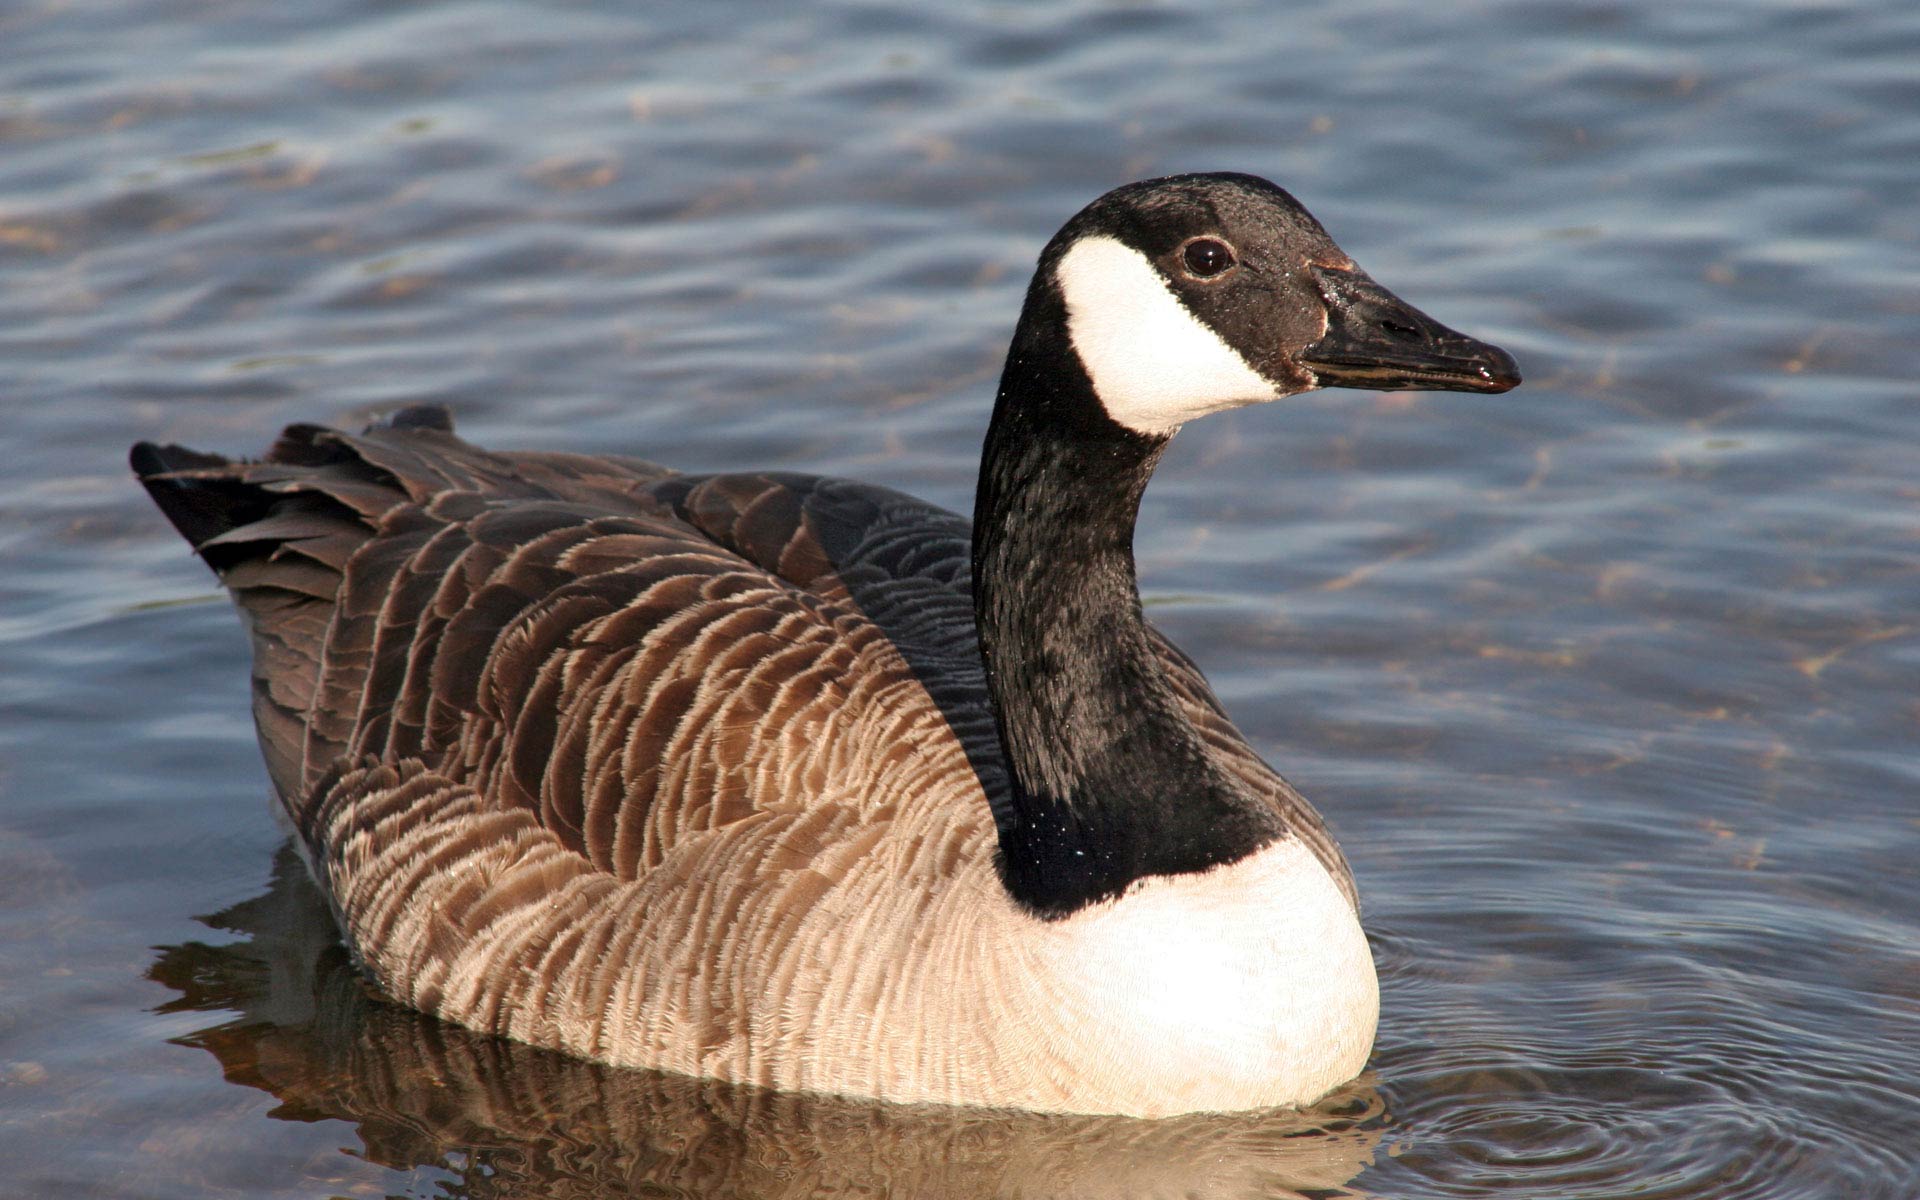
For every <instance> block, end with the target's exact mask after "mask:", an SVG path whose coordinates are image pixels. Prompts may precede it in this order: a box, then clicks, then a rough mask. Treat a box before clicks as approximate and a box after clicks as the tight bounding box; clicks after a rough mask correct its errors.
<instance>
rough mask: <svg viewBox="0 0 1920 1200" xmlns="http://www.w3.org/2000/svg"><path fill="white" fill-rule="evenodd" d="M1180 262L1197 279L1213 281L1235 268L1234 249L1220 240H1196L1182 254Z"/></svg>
mask: <svg viewBox="0 0 1920 1200" xmlns="http://www.w3.org/2000/svg"><path fill="white" fill-rule="evenodd" d="M1180 261H1181V262H1183V263H1185V264H1186V267H1187V274H1189V275H1191V276H1193V277H1194V278H1195V279H1212V278H1213V277H1214V276H1215V275H1218V274H1220V273H1221V272H1223V271H1225V270H1227V269H1229V268H1230V267H1232V266H1233V247H1232V246H1229V245H1227V244H1226V243H1225V242H1223V241H1221V240H1220V239H1219V238H1208V237H1203V238H1195V239H1193V240H1192V241H1190V242H1188V243H1187V248H1186V249H1185V250H1182V251H1181V252H1180Z"/></svg>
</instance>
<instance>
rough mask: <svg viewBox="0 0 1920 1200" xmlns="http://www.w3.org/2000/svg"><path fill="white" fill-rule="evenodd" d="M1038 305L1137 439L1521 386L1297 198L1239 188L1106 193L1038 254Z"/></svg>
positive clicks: (1183, 179)
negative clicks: (1379, 273) (1252, 417)
mask: <svg viewBox="0 0 1920 1200" xmlns="http://www.w3.org/2000/svg"><path fill="white" fill-rule="evenodd" d="M1036 303H1038V304H1040V305H1042V306H1043V307H1044V308H1046V309H1047V310H1050V311H1052V312H1053V313H1056V314H1058V316H1057V317H1056V319H1060V320H1064V323H1065V326H1066V333H1067V337H1068V340H1069V341H1070V342H1071V344H1072V348H1073V350H1074V352H1075V355H1076V356H1077V358H1078V359H1079V362H1080V365H1081V366H1082V368H1084V370H1085V371H1086V373H1087V376H1088V378H1089V380H1090V381H1091V382H1092V384H1093V389H1094V393H1095V395H1096V396H1097V397H1098V398H1099V400H1100V403H1101V405H1102V406H1103V408H1104V409H1105V410H1106V413H1107V415H1108V416H1110V417H1112V418H1113V419H1114V420H1115V421H1117V422H1119V423H1120V424H1121V425H1123V426H1125V427H1127V428H1129V429H1132V430H1134V431H1136V432H1139V433H1148V434H1164V433H1168V432H1171V431H1172V430H1174V429H1176V428H1178V427H1179V426H1180V425H1181V424H1182V423H1184V422H1185V421H1188V420H1191V419H1192V418H1194V417H1197V416H1203V415H1205V414H1206V413H1209V412H1216V411H1219V410H1221V409H1226V408H1235V407H1238V406H1240V405H1244V404H1253V403H1258V402H1261V401H1265V400H1273V399H1278V398H1279V397H1281V396H1289V395H1293V394H1295V393H1297V392H1304V391H1308V390H1311V389H1313V388H1318V387H1358V388H1367V389H1372V390H1394V389H1410V388H1417V389H1426V390H1446V391H1467V392H1504V391H1506V390H1507V389H1509V388H1511V387H1513V386H1514V385H1516V384H1517V383H1519V382H1520V376H1519V373H1518V371H1517V369H1516V368H1515V366H1514V362H1513V359H1512V358H1511V357H1510V356H1508V355H1507V353H1506V352H1505V351H1503V350H1501V349H1499V348H1498V347H1496V346H1491V345H1488V344H1487V343H1485V342H1480V341H1476V340H1474V339H1473V338H1469V337H1467V336H1466V335H1464V334H1460V333H1456V332H1455V331H1453V330H1451V329H1449V328H1447V327H1446V326H1444V325H1442V324H1440V323H1439V322H1438V321H1435V320H1434V319H1433V318H1431V317H1429V316H1427V315H1426V314H1425V313H1422V312H1420V311H1419V310H1418V309H1416V308H1414V307H1413V306H1412V305H1410V304H1407V303H1406V302H1405V301H1403V300H1401V299H1399V298H1398V297H1397V296H1395V295H1393V294H1392V293H1391V292H1388V291H1387V290H1386V289H1385V288H1383V287H1381V286H1380V285H1379V284H1377V283H1375V282H1374V281H1373V280H1372V279H1371V278H1369V277H1368V276H1367V274H1366V272H1364V271H1362V270H1360V268H1359V267H1357V266H1355V265H1354V262H1353V260H1352V259H1350V258H1348V257H1347V255H1346V254H1345V252H1343V251H1342V250H1341V249H1340V247H1338V246H1336V245H1334V243H1333V239H1332V238H1330V237H1328V236H1327V232H1326V230H1324V229H1322V228H1321V227H1320V223H1319V222H1318V221H1316V220H1314V219H1313V216H1312V215H1311V214H1310V213H1308V212H1307V210H1306V209H1304V208H1302V207H1301V206H1300V204H1299V202H1298V201H1296V200H1295V199H1294V198H1293V197H1292V196H1290V195H1288V194H1287V193H1286V192H1284V191H1282V190H1281V189H1280V188H1278V187H1275V186H1274V185H1273V184H1271V183H1269V182H1267V181H1266V180H1264V179H1260V178H1257V177H1255V176H1252V175H1235V174H1215V175H1179V176H1173V177H1171V178H1167V179H1152V180H1147V181H1145V182H1142V183H1133V184H1128V185H1127V186H1125V187H1121V188H1116V189H1115V190H1113V191H1111V192H1108V193H1107V194H1106V195H1104V196H1102V197H1100V198H1099V199H1098V200H1096V201H1094V202H1093V203H1092V204H1090V205H1088V206H1087V207H1086V208H1085V209H1083V210H1081V212H1080V213H1079V214H1078V215H1076V216H1075V217H1074V218H1073V219H1072V220H1071V221H1069V222H1067V224H1066V226H1065V227H1064V228H1062V229H1061V231H1060V232H1059V233H1058V234H1057V235H1056V236H1055V237H1054V239H1053V241H1052V242H1050V243H1049V244H1048V246H1047V249H1046V250H1045V252H1044V253H1043V254H1042V255H1041V259H1040V271H1039V274H1038V275H1037V276H1036V278H1035V281H1034V290H1033V293H1032V294H1031V295H1030V297H1029V307H1030V310H1031V309H1032V308H1033V306H1034V305H1035V304H1036Z"/></svg>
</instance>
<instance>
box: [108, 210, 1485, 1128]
mask: <svg viewBox="0 0 1920 1200" xmlns="http://www.w3.org/2000/svg"><path fill="white" fill-rule="evenodd" d="M1518 383H1519V375H1518V372H1517V369H1516V367H1515V364H1514V361H1513V359H1512V358H1511V357H1509V356H1508V355H1507V354H1506V353H1505V352H1504V351H1502V350H1500V349H1498V348H1497V347H1494V346H1492V345H1489V344H1487V343H1484V342H1481V341H1477V340H1474V339H1472V338H1469V337H1467V336H1465V335H1463V334H1460V333H1457V332H1455V331H1453V330H1451V329H1449V328H1447V327H1446V326H1444V325H1441V324H1440V323H1438V322H1437V321H1435V320H1433V319H1432V318H1430V317H1428V316H1426V315H1425V314H1424V313H1422V312H1420V311H1418V310H1416V309H1414V308H1413V307H1411V306H1410V305H1408V304H1406V303H1405V302H1404V301H1402V300H1400V299H1399V298H1398V297H1396V296H1394V295H1393V294H1392V293H1390V292H1388V291H1387V290H1385V289H1384V288H1382V287H1381V286H1380V285H1379V284H1377V283H1375V282H1374V281H1373V280H1372V279H1371V278H1370V277H1369V276H1368V275H1367V274H1366V273H1365V272H1364V271H1362V270H1361V269H1360V268H1359V267H1358V266H1356V265H1355V264H1354V262H1353V261H1352V260H1351V259H1350V258H1348V256H1347V255H1346V254H1345V253H1343V252H1342V251H1341V250H1340V249H1339V248H1338V247H1337V246H1336V245H1335V244H1334V243H1333V241H1332V239H1330V238H1329V237H1328V236H1327V234H1326V232H1325V231H1324V230H1323V229H1322V228H1321V226H1320V224H1319V223H1318V222H1317V221H1316V220H1315V219H1314V218H1313V217H1312V216H1311V215H1309V214H1308V212H1307V211H1306V209H1305V208H1303V207H1302V206H1301V205H1300V204H1299V203H1298V202H1297V201H1296V200H1295V199H1294V198H1293V197H1292V196H1291V195H1289V194H1288V193H1287V192H1285V191H1283V190H1282V189H1280V188H1279V187H1277V186H1275V185H1274V184H1272V183H1270V182H1268V181H1266V180H1264V179H1260V178H1257V177H1254V176H1249V175H1241V174H1196V175H1181V176H1174V177H1169V178H1164V179H1156V180H1148V181H1144V182H1140V183H1134V184H1129V185H1127V186H1124V187H1120V188H1118V189H1116V190H1114V191H1111V192H1108V193H1107V194H1106V195H1104V196H1102V197H1100V198H1099V199H1097V200H1095V201H1094V202H1093V203H1092V204H1090V205H1088V206H1087V207H1086V208H1085V209H1083V210H1082V211H1081V212H1079V213H1078V214H1077V215H1076V216H1074V217H1073V218H1072V219H1071V220H1069V221H1068V222H1067V223H1066V225H1065V226H1064V227H1062V228H1061V230H1060V231H1059V233H1058V234H1057V235H1055V236H1054V237H1053V239H1052V240H1051V241H1049V242H1048V243H1047V245H1046V247H1045V249H1044V250H1043V251H1042V252H1041V254H1040V256H1039V261H1038V266H1037V269H1036V272H1035V274H1034V276H1033V280H1032V283H1031V285H1030V287H1029V288H1028V291H1027V293H1026V298H1025V303H1024V307H1023V308H1022V310H1021V314H1020V318H1019V322H1018V325H1017V327H1016V330H1015V332H1014V335H1013V340H1012V345H1011V348H1010V350H1009V352H1008V355H1007V361H1006V368H1005V372H1004V374H1003V376H1002V379H1001V382H1000V386H999V393H998V397H997V400H996V402H995V404H994V408H993V414H992V419H991V423H990V424H989V426H988V429H987V434H986V440H985V444H984V448H983V451H982V461H981V468H980V477H979V486H978V490H977V493H976V497H975V504H974V516H973V521H972V523H971V525H969V523H968V522H967V521H966V520H964V519H963V518H961V517H959V516H957V515H955V514H953V513H951V512H947V511H945V510H942V509H940V508H937V507H935V506H933V505H930V504H927V503H925V502H923V501H920V500H917V499H914V498H913V497H911V496H908V495H905V494H902V493H900V492H896V491H892V490H889V489H887V488H883V487H878V486H873V485H870V484H864V483H858V482H854V481H850V480H845V479H838V478H830V477H823V476H814V475H804V474H796V473H788V472H758V473H755V472H744V473H717V474H682V473H678V472H676V471H673V470H670V469H667V468H665V467H661V466H657V465H655V464H653V463H650V462H645V461H642V460H639V459H634V458H623V457H614V456H597V455H578V454H562V453H534V452H494V451H489V450H485V449H481V448H479V447H477V446H474V445H471V444H469V443H467V442H466V441H463V440H462V439H460V438H459V437H458V436H456V435H455V433H454V429H453V423H452V420H451V418H450V416H449V415H448V413H447V412H446V410H445V409H442V408H437V407H429V406H417V407H410V408H406V409H404V410H402V411H400V412H398V413H396V414H394V415H392V416H391V417H390V418H389V419H387V420H386V421H385V422H383V423H377V424H375V425H373V426H371V427H369V428H366V429H365V430H364V431H362V432H360V433H357V434H355V433H348V432H343V431H339V430H334V429H329V428H324V427H321V426H318V425H310V424H302V425H294V426H291V427H289V428H287V429H286V430H285V431H284V432H283V433H282V435H281V436H280V438H279V439H278V441H277V442H275V443H274V445H273V446H272V447H271V449H270V450H269V451H268V452H267V454H266V456H265V457H264V458H263V459H259V460H257V461H244V460H239V461H236V460H229V459H227V458H224V457H220V456H217V455H212V454H205V453H201V452H197V451H193V450H188V449H184V448H182V447H180V446H174V445H166V446H160V445H154V444H151V443H144V442H143V443H141V444H139V445H137V446H135V447H134V448H133V450H132V455H131V459H132V466H133V469H134V472H135V474H136V475H137V476H138V477H139V479H140V481H141V483H142V484H144V486H145V487H146V490H147V491H148V493H149V494H150V495H151V497H152V499H153V500H154V501H155V502H156V503H157V505H158V506H159V508H160V510H161V511H162V512H163V513H164V514H165V516H166V517H167V518H168V519H169V520H170V521H171V522H172V524H173V525H174V526H175V528H176V529H177V530H178V531H179V533H180V534H181V535H182V536H183V537H184V538H185V539H186V540H187V541H188V542H189V543H190V544H191V545H192V546H193V548H194V549H195V550H196V551H197V552H198V554H199V556H200V557H201V558H202V559H203V560H204V561H205V562H206V564H207V565H208V566H209V567H211V568H212V569H213V571H214V572H216V573H217V575H218V576H219V578H220V580H221V582H222V583H223V584H224V585H225V587H226V588H227V589H228V590H229V591H230V592H231V594H232V596H233V598H234V600H235V601H236V603H237V605H238V607H239V609H240V611H241V613H242V615H243V620H244V621H245V623H246V625H247V627H248V629H249V631H250V635H251V641H252V648H253V668H252V680H253V712H254V718H255V723H256V726H257V730H258V734H259V742H260V747H261V751H262V754H263V757H264V758H265V760H266V766H267V771H268V774H269V776H270V778H271V781H272V785H273V791H274V793H275V795H276V797H277V799H278V804H279V807H280V809H281V810H282V811H283V813H284V816H285V817H286V818H287V820H288V821H289V822H290V824H291V826H292V828H293V830H294V835H295V841H296V844H297V845H298V846H299V847H300V849H301V851H302V853H303V854H304V856H305V857H306V859H307V861H308V864H309V869H310V870H311V871H312V873H313V875H314V877H315V878H316V880H317V881H318V882H319V884H320V886H321V889H322V890H323V891H324V892H325V894H326V895H327V897H328V898H329V901H330V903H331V905H332V907H333V909H334V912H335V915H336V918H337V920H338V923H339V925H340V928H341V930H342V932H343V936H344V940H345V942H346V944H347V946H348V948H349V950H350V951H351V953H352V955H353V957H354V959H355V961H356V962H357V964H358V965H359V966H360V968H361V969H362V970H363V971H364V972H365V973H366V974H367V975H368V976H370V977H371V979H372V980H373V981H374V983H376V984H377V986H378V987H379V988H380V989H381V990H383V991H384V992H385V993H386V994H387V995H388V996H389V997H392V998H393V999H395V1000H397V1001H399V1002H402V1003H404V1004H407V1005H410V1006H412V1007H414V1008H416V1009H419V1010H421V1011H423V1012H426V1013H429V1014H433V1015H436V1016H438V1017H441V1018H444V1019H447V1020H451V1021H454V1022H457V1023H459V1024H461V1025H464V1026H468V1027H470V1028H473V1029H476V1030H480V1031H483V1032H489V1033H493V1034H498V1035H503V1036H506V1037H509V1038H513V1039H518V1040H520V1041H522V1042H528V1043H532V1044H534V1045H537V1046H543V1047H547V1048H550V1049H554V1050H558V1051H563V1052H566V1053H570V1054H573V1055H577V1056H582V1057H585V1058H589V1059H597V1060H601V1061H604V1062H607V1063H611V1064H616V1065H622V1066H630V1067H639V1068H650V1069H657V1070H664V1071H669V1072H677V1073H680V1074H684V1075H692V1076H699V1077H705V1078H711V1079H717V1080H723V1081H729V1082H734V1083H742V1084H749V1085H758V1086H761V1087H765V1088H770V1089H778V1090H781V1091H791V1092H823V1093H834V1094H840V1095H847V1096H855V1097H863V1098H871V1099H876V1100H880V1101H892V1102H902V1103H933V1104H942V1105H966V1106H992V1107H1007V1108H1018V1109H1025V1110H1035V1111H1041V1112H1059V1113H1089V1114H1118V1115H1123V1116H1133V1117H1161V1116H1169V1115H1173V1114H1180V1113H1190V1112H1206V1111H1240V1110H1250V1109H1256V1108H1262V1107H1269V1106H1282V1105H1303V1104H1308V1103H1311V1102H1313V1101H1314V1100H1316V1099H1318V1098H1320V1097H1321V1096H1323V1095H1325V1094H1326V1093H1328V1092H1329V1091H1331V1090H1332V1089H1334V1088H1336V1087H1337V1086H1339V1085H1340V1084H1342V1083H1344V1082H1346V1081H1348V1080H1350V1079H1351V1078H1353V1077H1354V1076H1355V1075H1357V1074H1359V1073H1360V1072H1361V1071H1362V1070H1363V1069H1364V1066H1365V1063H1366V1061H1367V1058H1368V1055H1369V1054H1370V1052H1371V1048H1372V1044H1373V1038H1374V1032H1375V1026H1376V1022H1377V1018H1378V1011H1379V992H1378V986H1377V982H1376V979H1375V974H1374V966H1373V961H1372V956H1371V954H1370V952H1369V949H1368V944H1367V940H1366V937H1365V934H1364V933H1363V932H1362V929H1361V925H1360V921H1359V916H1358V902H1357V899H1356V895H1355V890H1354V883H1353V876H1352V873H1351V871H1350V870H1349V868H1348V866H1347V863H1346V860H1345V858H1344V857H1343V856H1342V853H1341V851H1340V849H1339V847H1338V845H1337V844H1336V843H1335V841H1334V839H1333V837H1332V836H1331V835H1330V834H1329V832H1328V830H1327V827H1326V825H1325V823H1324V821H1323V820H1322V818H1321V817H1320V815H1319V813H1318V812H1316V811H1315V809H1314V808H1313V807H1312V805H1310V804H1309V803H1308V802H1307V801H1306V800H1305V799H1304V798H1303V797H1302V796H1301V795H1300V794H1299V793H1298V792H1297V791H1295V790H1294V788H1293V787H1292V786H1290V785H1289V784H1288V783H1287V782H1286V781H1285V780H1284V779H1282V778H1281V777H1280V775H1278V774H1277V773H1275V772H1274V771H1273V770H1272V769H1271V768H1269V767H1268V766H1267V765H1266V763H1264V762H1263V761H1262V760H1261V759H1260V757H1259V756H1258V755H1257V754H1256V753H1255V752H1254V751H1253V749H1252V748H1250V747H1249V745H1248V744H1247V741H1246V739H1245V738H1244V737H1242V736H1241V735H1240V733H1239V732H1238V731H1237V730H1236V729H1235V728H1234V726H1233V724H1232V722H1231V721H1230V720H1229V719H1228V717H1227V715H1226V713H1225V711H1224V710H1223V709H1222V707H1221V705H1220V703H1219V701H1218V700H1217V699H1216V698H1215V697H1214V694H1213V692H1212V691H1211V690H1210V688H1209V687H1208V685H1207V682H1206V680H1205V678H1204V677H1203V676H1202V675H1201V673H1200V670H1199V668H1198V667H1197V666H1196V665H1195V664H1194V662H1193V661H1192V660H1191V659H1189V658H1188V657H1186V656H1185V655H1184V654H1182V653H1181V652H1180V651H1179V650H1178V649H1176V648H1175V647H1174V646H1173V645H1172V644H1171V643H1170V642H1169V641H1168V640H1167V639H1166V638H1165V637H1163V636H1162V635H1161V634H1160V632H1159V631H1158V630H1156V629H1155V628H1154V627H1153V626H1152V625H1151V624H1149V623H1148V622H1147V621H1146V619H1145V617H1144V616H1143V614H1142V611H1141V604H1140V597H1139V592H1138V589H1137V586H1136V583H1135V568H1134V559H1133V552H1132V541H1133V530H1134V524H1135V518H1136V515H1137V512H1138V508H1139V503H1140V498H1141V494H1142V492H1143V490H1144V489H1145V487H1146V485H1147V481H1148V478H1149V476H1150V475H1151V474H1152V473H1153V470H1154V467H1155V465H1156V463H1157V462H1158V460H1159V458H1160V456H1161V453H1162V451H1164V450H1165V449H1166V447H1167V444H1168V441H1169V440H1170V439H1171V438H1172V436H1173V434H1174V433H1175V431H1177V430H1178V429H1179V428H1180V426H1181V425H1182V424H1184V423H1185V422H1187V421H1189V420H1192V419H1194V418H1196V417H1200V416H1204V415H1206V414H1208V413H1212V412H1217V411H1221V410H1225V409H1231V408H1237V407H1240V406H1244V405H1250V404H1257V403H1263V402H1266V401H1271V400H1276V399H1279V398H1281V397H1285V396H1291V395H1295V394H1298V393H1301V392H1305V391H1308V390H1310V389H1314V388H1321V387H1356V388H1364V389H1370V390H1386V389H1437V390H1451V391H1464V392H1481V393H1495V392H1504V391H1506V390H1508V389H1510V388H1512V387H1514V386H1515V385H1516V384H1518Z"/></svg>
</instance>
